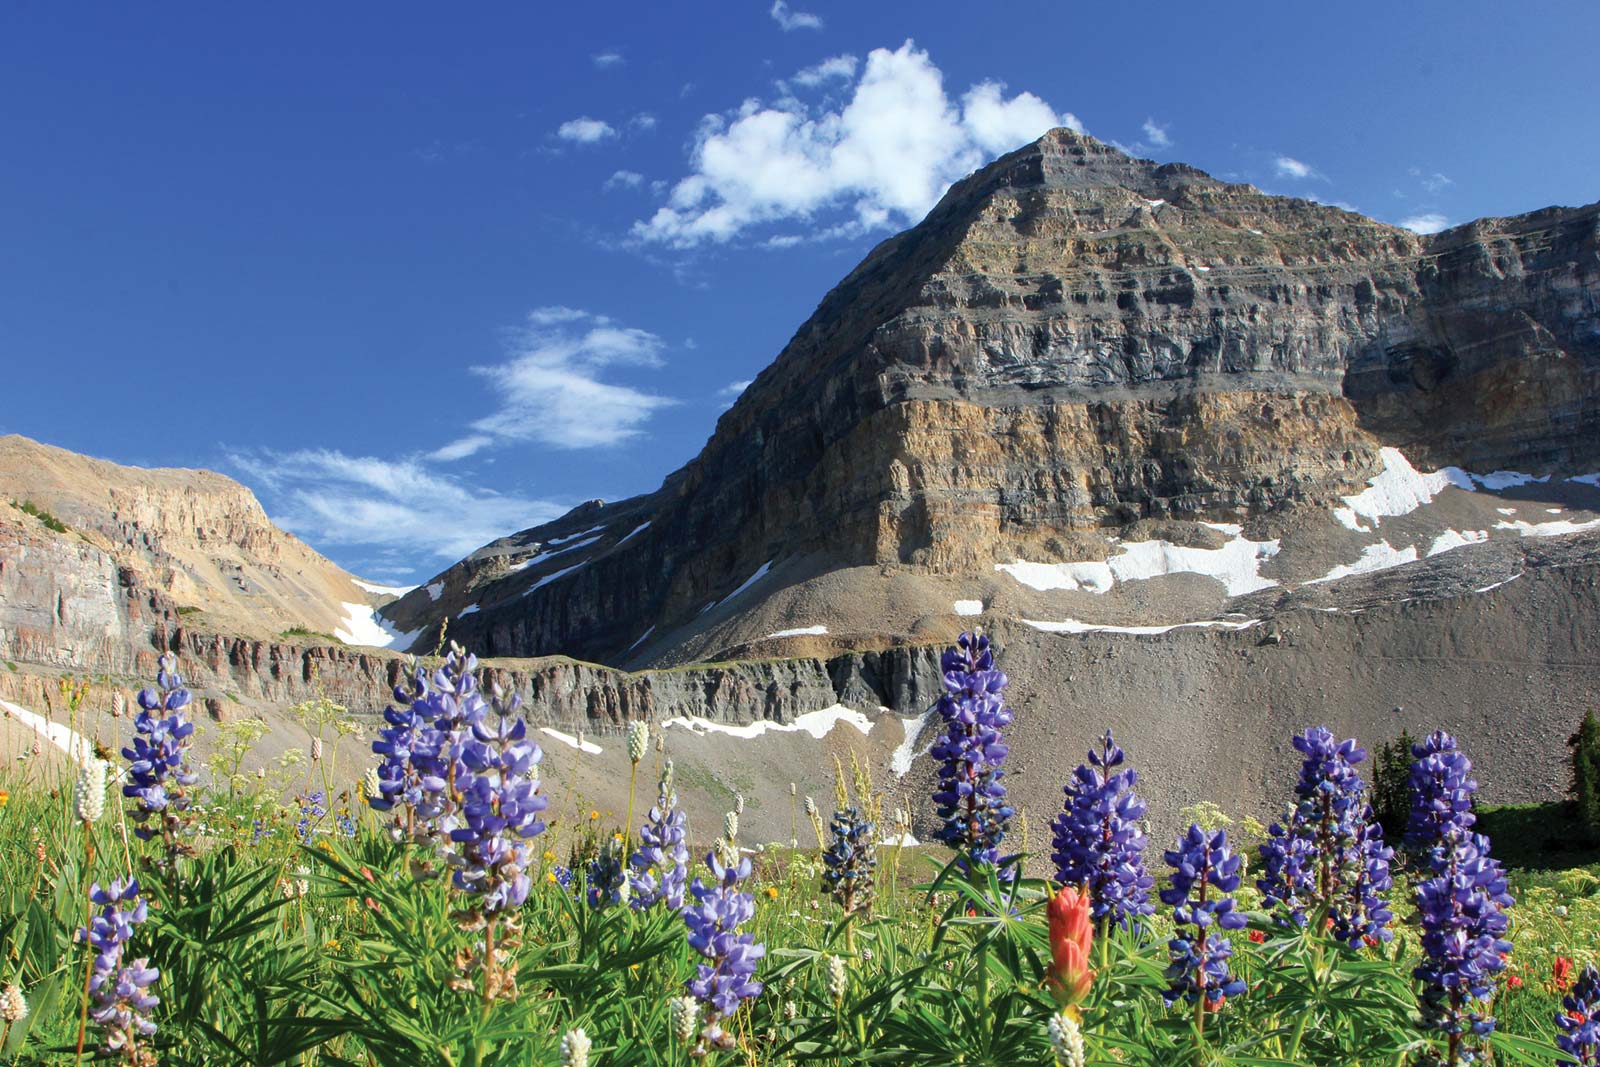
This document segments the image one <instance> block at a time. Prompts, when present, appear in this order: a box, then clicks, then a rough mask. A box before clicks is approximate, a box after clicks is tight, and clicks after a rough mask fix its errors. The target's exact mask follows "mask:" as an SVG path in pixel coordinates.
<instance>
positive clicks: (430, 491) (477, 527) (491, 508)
mask: <svg viewBox="0 0 1600 1067" xmlns="http://www.w3.org/2000/svg"><path fill="white" fill-rule="evenodd" d="M229 460H230V462H231V463H232V465H233V466H234V467H235V468H237V469H238V470H239V471H241V472H242V473H243V474H244V476H245V477H246V478H247V479H248V480H249V481H250V482H251V483H252V485H253V486H254V487H255V488H257V489H259V490H260V491H261V492H262V495H263V496H264V497H265V500H266V504H267V509H268V512H269V514H271V516H272V519H273V521H274V522H276V523H277V524H278V525H280V526H282V527H283V528H284V529H287V530H289V531H291V532H293V533H295V534H298V535H299V536H301V537H303V538H305V539H306V540H307V541H310V542H311V543H313V544H317V545H329V546H361V547H365V548H367V549H369V550H371V553H372V555H374V556H375V557H377V558H379V559H381V560H383V561H384V564H383V567H384V569H387V570H389V571H390V572H391V573H406V572H409V570H410V569H411V568H413V567H431V566H433V564H432V563H430V562H428V561H429V560H432V559H445V560H455V559H459V558H461V557H462V556H464V555H466V554H467V553H468V552H471V551H473V550H474V549H476V548H480V547H482V546H483V545H485V544H487V543H489V542H490V541H493V540H495V539H496V538H499V537H504V536H505V535H506V534H509V533H514V532H516V531H517V530H523V529H526V528H528V527H529V526H536V525H538V524H539V523H543V522H548V521H550V520H551V519H553V518H556V517H557V516H559V515H561V514H562V513H564V512H565V511H566V510H567V508H566V506H565V505H562V504H558V503H556V502H554V501H549V500H536V499H529V498H526V497H518V496H507V495H504V494H500V493H495V492H492V491H490V490H487V489H480V488H475V487H472V486H469V485H467V484H465V483H463V482H461V481H459V480H457V479H454V478H450V477H446V476H444V475H441V474H438V473H436V472H434V471H431V470H429V469H428V468H427V466H426V464H425V462H424V461H423V460H421V459H420V458H405V459H397V460H390V459H380V458H378V457H375V456H352V455H348V454H346V453H344V452H341V451H338V450H336V449H301V450H298V451H292V452H276V451H270V450H257V451H240V452H234V453H232V454H231V455H230V456H229ZM368 576H369V577H370V576H371V573H369V574H368Z"/></svg>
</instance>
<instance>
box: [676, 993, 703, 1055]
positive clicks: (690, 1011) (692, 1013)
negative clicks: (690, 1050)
mask: <svg viewBox="0 0 1600 1067" xmlns="http://www.w3.org/2000/svg"><path fill="white" fill-rule="evenodd" d="M671 1008H672V1034H673V1036H674V1037H676V1038H677V1039H678V1040H679V1041H681V1042H682V1043H683V1044H685V1045H687V1044H688V1043H689V1042H691V1041H693V1040H694V1033H695V1030H696V1029H697V1028H698V1027H699V1025H700V1002H699V1001H697V1000H695V999H694V998H693V997H673V998H672V1005H671Z"/></svg>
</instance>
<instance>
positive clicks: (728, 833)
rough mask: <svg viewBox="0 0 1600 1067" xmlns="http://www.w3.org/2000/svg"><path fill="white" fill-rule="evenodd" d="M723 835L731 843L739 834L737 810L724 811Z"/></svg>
mask: <svg viewBox="0 0 1600 1067" xmlns="http://www.w3.org/2000/svg"><path fill="white" fill-rule="evenodd" d="M722 836H723V837H724V838H726V839H727V840H728V842H729V843H730V844H731V843H733V841H734V840H736V839H737V838H738V836H739V813H738V812H737V811H729V812H724V813H723V815H722Z"/></svg>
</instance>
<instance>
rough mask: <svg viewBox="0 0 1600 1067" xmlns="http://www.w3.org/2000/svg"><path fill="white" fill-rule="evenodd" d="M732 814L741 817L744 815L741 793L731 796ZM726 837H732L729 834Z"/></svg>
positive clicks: (742, 795)
mask: <svg viewBox="0 0 1600 1067" xmlns="http://www.w3.org/2000/svg"><path fill="white" fill-rule="evenodd" d="M733 813H734V814H735V815H743V814H744V794H743V793H735V794H733ZM728 836H729V837H732V836H733V835H732V834H729V835H728Z"/></svg>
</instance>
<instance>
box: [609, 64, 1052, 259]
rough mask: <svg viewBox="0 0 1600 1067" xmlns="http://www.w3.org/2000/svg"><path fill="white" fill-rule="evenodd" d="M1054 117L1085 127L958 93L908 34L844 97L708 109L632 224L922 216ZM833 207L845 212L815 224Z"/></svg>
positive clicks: (1010, 101) (711, 232) (722, 237)
mask: <svg viewBox="0 0 1600 1067" xmlns="http://www.w3.org/2000/svg"><path fill="white" fill-rule="evenodd" d="M827 62H833V61H831V60H830V61H827ZM822 65H824V66H825V65H826V63H824V64H822ZM808 69H812V70H815V69H816V68H808ZM849 76H850V75H847V76H846V78H847V80H848V77H849ZM1054 126H1070V127H1073V128H1074V129H1079V130H1081V129H1082V128H1083V127H1082V124H1081V123H1079V122H1078V120H1077V118H1076V117H1075V116H1073V115H1071V114H1069V113H1066V112H1058V111H1056V110H1055V109H1054V108H1053V107H1051V106H1050V105H1049V104H1047V103H1046V102H1045V101H1043V100H1041V99H1040V98H1039V97H1037V96H1034V95H1033V94H1032V93H1027V92H1023V93H1017V94H1016V95H1014V96H1007V95H1006V91H1005V87H1004V86H1003V85H1001V84H1000V83H998V82H993V81H986V82H982V83H980V84H978V85H974V86H973V87H972V88H970V89H969V90H968V91H967V92H966V93H965V94H963V95H962V97H961V98H960V100H959V102H956V101H952V100H951V99H950V98H949V97H948V96H947V95H946V93H945V89H944V77H943V74H942V72H941V71H940V70H939V68H938V67H937V66H935V65H934V64H933V61H932V60H931V59H930V58H929V57H928V53H926V52H924V51H921V50H919V49H918V48H917V47H916V46H915V45H914V44H913V43H912V42H911V41H907V42H906V43H905V44H903V45H901V46H900V47H899V48H898V49H895V50H893V51H890V50H888V49H883V48H880V49H877V50H875V51H873V52H872V53H871V55H869V56H868V57H867V61H866V65H865V68H864V69H863V70H862V72H861V75H860V78H859V80H858V81H857V82H856V83H855V85H854V86H853V88H852V91H851V96H850V99H849V101H848V103H845V104H843V105H842V106H839V107H837V108H832V107H826V106H818V107H812V106H810V105H807V104H804V103H802V102H800V101H798V100H795V99H794V98H793V97H785V98H784V99H782V100H779V101H777V102H776V103H774V104H772V105H770V106H765V105H763V104H762V103H761V102H760V101H756V100H751V101H747V102H746V103H745V104H744V105H743V106H741V107H740V108H738V109H737V110H735V111H733V112H731V113H727V114H714V115H707V116H706V117H705V118H704V119H703V120H702V121H701V125H700V130H699V133H698V135H697V136H696V139H695V143H694V146H693V151H692V159H693V172H692V173H691V174H689V175H688V176H687V177H685V178H683V179H681V180H680V181H678V182H677V184H676V185H675V186H674V187H673V189H672V192H671V194H670V196H669V197H668V202H667V204H666V206H664V207H662V208H661V209H660V210H659V211H657V212H656V214H655V215H654V216H652V217H651V218H649V219H644V220H641V221H639V222H638V223H636V224H635V226H634V228H633V233H634V236H635V237H636V238H638V239H639V240H641V241H645V242H653V243H660V244H666V245H670V246H673V247H678V248H689V247H693V246H695V245H700V244H704V243H708V242H725V241H728V240H731V239H733V238H735V237H737V236H739V235H740V234H742V233H744V232H745V231H747V230H749V229H751V228H752V227H757V226H760V225H763V224H769V223H774V222H781V221H784V220H796V219H799V220H804V221H806V222H807V223H809V224H811V225H813V226H814V227H816V228H817V230H818V232H822V233H827V234H831V235H834V236H854V235H859V234H862V233H865V232H869V231H871V230H877V229H883V228H887V227H890V226H893V225H896V224H905V223H912V222H916V221H918V220H919V219H921V218H922V216H923V215H925V214H926V213H927V211H928V209H929V208H931V207H932V206H933V205H934V204H935V203H936V202H937V201H938V199H939V197H940V196H942V195H943V194H944V191H945V190H946V189H948V188H949V186H950V184H951V183H952V182H954V181H955V180H957V179H958V178H961V177H963V176H964V175H966V174H968V173H970V172H971V171H973V170H974V169H976V168H977V167H979V166H981V165H982V164H983V163H984V162H986V161H987V160H988V159H989V158H991V157H993V156H996V155H999V154H1000V153H1003V152H1007V151H1010V150H1011V149H1014V148H1018V147H1020V146H1022V145H1024V144H1026V143H1027V142H1029V141H1031V140H1033V139H1034V138H1036V137H1038V136H1039V135H1040V134H1042V133H1044V132H1045V131H1046V130H1048V129H1050V128H1052V127H1054ZM829 211H835V212H838V213H840V215H841V216H842V217H839V218H835V219H833V220H831V221H827V220H824V224H822V225H818V219H817V216H818V215H821V214H823V213H824V212H829ZM776 240H782V239H781V238H779V239H776Z"/></svg>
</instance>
